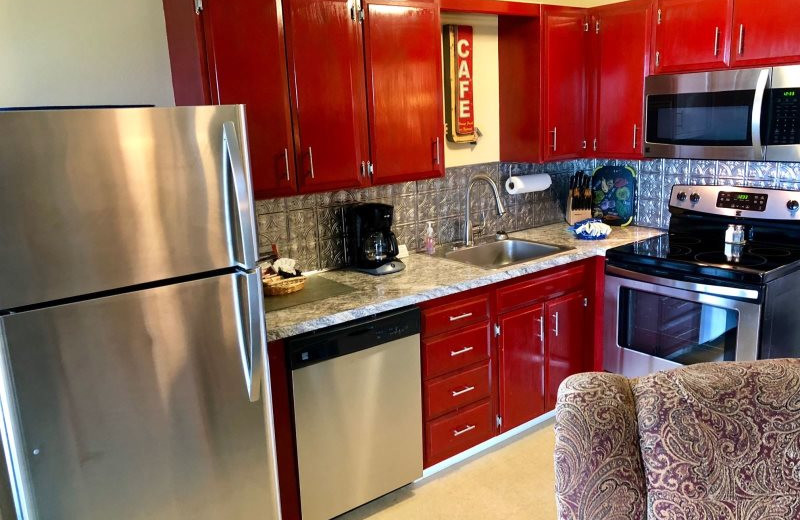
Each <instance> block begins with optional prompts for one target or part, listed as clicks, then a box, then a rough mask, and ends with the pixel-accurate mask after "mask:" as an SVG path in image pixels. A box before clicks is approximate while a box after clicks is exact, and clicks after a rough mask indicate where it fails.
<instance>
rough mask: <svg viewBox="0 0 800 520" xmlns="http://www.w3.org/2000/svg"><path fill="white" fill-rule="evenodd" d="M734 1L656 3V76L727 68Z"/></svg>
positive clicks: (654, 57) (698, 0)
mask: <svg viewBox="0 0 800 520" xmlns="http://www.w3.org/2000/svg"><path fill="white" fill-rule="evenodd" d="M732 9H733V0H658V7H657V11H656V38H655V48H654V49H653V60H654V67H655V69H654V70H655V72H656V74H659V73H671V72H684V71H692V70H705V69H714V68H722V67H725V66H727V65H728V62H729V61H728V60H729V55H730V53H729V42H730V41H731V34H730V27H731V12H732Z"/></svg>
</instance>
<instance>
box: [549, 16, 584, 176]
mask: <svg viewBox="0 0 800 520" xmlns="http://www.w3.org/2000/svg"><path fill="white" fill-rule="evenodd" d="M542 24H543V27H544V31H543V52H544V64H543V68H544V73H543V78H542V81H543V82H544V95H543V101H544V121H545V123H544V129H543V134H544V135H543V139H542V143H543V146H544V151H543V154H542V155H543V157H544V159H545V160H546V161H548V160H554V159H570V158H575V157H580V156H581V155H582V154H583V152H584V149H585V145H586V110H585V106H586V50H587V49H586V36H587V34H588V33H587V31H586V27H585V24H588V18H587V14H586V10H585V9H575V8H568V7H549V6H548V7H545V8H544V10H543V13H542Z"/></svg>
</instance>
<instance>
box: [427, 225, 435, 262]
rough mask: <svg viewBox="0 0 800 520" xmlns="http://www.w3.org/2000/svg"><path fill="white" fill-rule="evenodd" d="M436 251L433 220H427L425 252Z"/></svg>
mask: <svg viewBox="0 0 800 520" xmlns="http://www.w3.org/2000/svg"><path fill="white" fill-rule="evenodd" d="M435 251H436V238H435V237H434V231H433V222H428V227H427V228H425V252H426V253H428V254H429V255H432V254H433V253H434V252H435Z"/></svg>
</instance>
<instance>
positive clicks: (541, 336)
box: [536, 316, 544, 341]
mask: <svg viewBox="0 0 800 520" xmlns="http://www.w3.org/2000/svg"><path fill="white" fill-rule="evenodd" d="M536 321H538V322H539V339H540V340H542V341H544V316H540V317H539V318H537V319H536Z"/></svg>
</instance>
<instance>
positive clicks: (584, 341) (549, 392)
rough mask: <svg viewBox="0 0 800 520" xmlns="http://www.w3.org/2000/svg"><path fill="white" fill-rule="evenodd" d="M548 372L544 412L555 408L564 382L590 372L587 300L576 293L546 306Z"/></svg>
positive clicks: (590, 344) (591, 355) (591, 357)
mask: <svg viewBox="0 0 800 520" xmlns="http://www.w3.org/2000/svg"><path fill="white" fill-rule="evenodd" d="M544 312H545V315H546V319H547V368H546V373H547V375H546V380H547V388H546V389H545V409H546V410H547V411H549V410H552V409H553V408H555V406H556V398H557V397H558V386H559V385H560V384H561V382H562V381H564V379H566V378H567V377H569V376H571V375H572V374H577V373H578V372H585V371H587V370H591V368H592V364H593V362H594V348H593V345H592V335H591V330H592V329H591V326H590V319H589V318H590V316H589V313H588V299H587V298H586V297H585V295H584V293H583V292H575V293H570V294H567V295H566V296H562V297H561V298H558V299H555V300H552V301H549V302H547V304H546V305H545V311H544Z"/></svg>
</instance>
